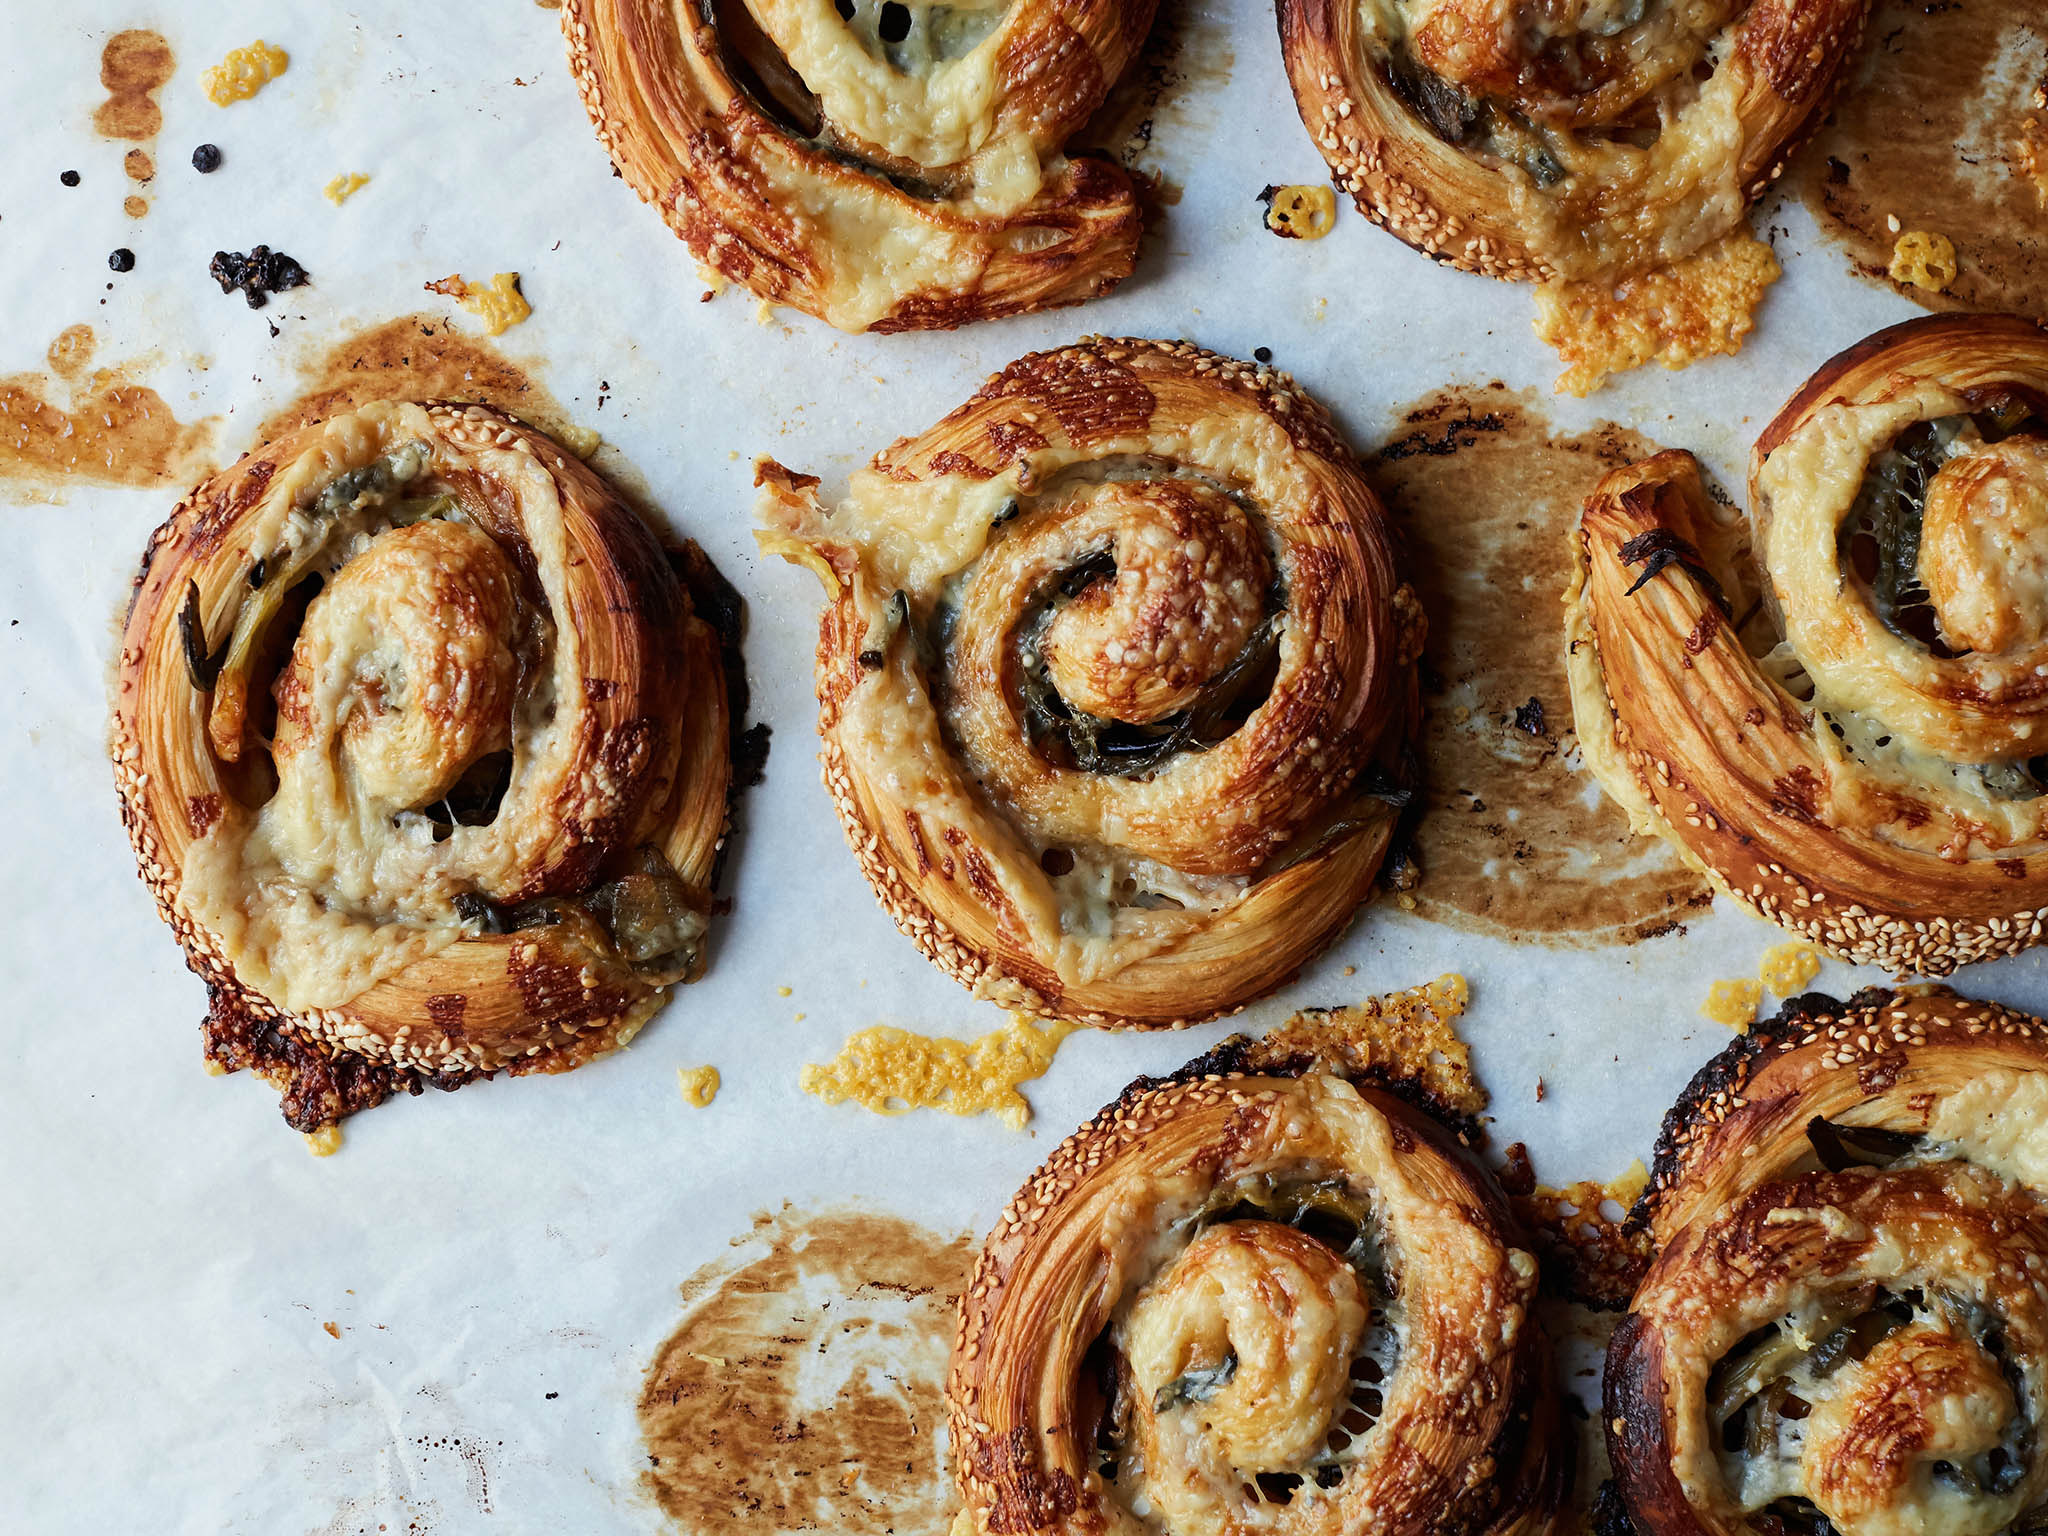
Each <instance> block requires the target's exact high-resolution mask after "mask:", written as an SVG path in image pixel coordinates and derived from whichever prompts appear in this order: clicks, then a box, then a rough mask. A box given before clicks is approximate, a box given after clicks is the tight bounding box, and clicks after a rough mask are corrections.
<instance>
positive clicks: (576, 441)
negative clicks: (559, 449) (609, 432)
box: [555, 422, 604, 459]
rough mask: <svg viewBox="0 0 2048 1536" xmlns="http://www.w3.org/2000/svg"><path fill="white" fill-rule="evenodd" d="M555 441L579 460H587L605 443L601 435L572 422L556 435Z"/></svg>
mask: <svg viewBox="0 0 2048 1536" xmlns="http://www.w3.org/2000/svg"><path fill="white" fill-rule="evenodd" d="M555 441H556V442H558V443H560V444H561V445H562V446H563V447H564V448H566V449H568V450H569V451H570V452H571V453H573V454H575V455H576V457H577V458H579V459H587V458H589V457H590V456H591V455H592V454H593V453H595V452H597V450H598V448H599V446H600V445H601V444H602V443H603V442H604V438H603V437H602V436H601V435H600V434H599V433H596V432H593V431H592V430H591V429H590V428H588V427H579V426H577V425H575V424H574V423H573V422H572V423H570V424H569V425H568V426H565V427H562V428H560V429H559V430H558V431H557V432H556V433H555Z"/></svg>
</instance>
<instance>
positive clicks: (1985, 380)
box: [1568, 317, 2048, 974]
mask: <svg viewBox="0 0 2048 1536" xmlns="http://www.w3.org/2000/svg"><path fill="white" fill-rule="evenodd" d="M1750 503H1751V509H1752V511H1751V517H1752V525H1753V531H1754V536H1755V548H1756V559H1757V563H1758V565H1759V566H1760V568H1761V574H1762V577H1763V580H1764V584H1765V590H1764V601H1763V606H1762V607H1761V608H1760V609H1759V610H1757V611H1754V612H1737V611H1735V608H1734V605H1733V604H1732V603H1731V602H1730V601H1729V599H1728V596H1727V594H1728V593H1729V592H1732V591H1734V590H1735V585H1734V583H1735V582H1736V580H1737V577H1738V575H1739V572H1737V571H1736V570H1735V569H1734V568H1733V567H1732V565H1731V564H1730V563H1729V562H1727V561H1725V560H1722V559H1719V558H1718V557H1717V556H1716V554H1715V553H1714V545H1715V543H1716V540H1717V537H1718V535H1717V521H1718V520H1717V519H1716V518H1715V516H1714V514H1713V511H1712V509H1711V508H1710V507H1709V505H1708V502H1707V500H1706V498H1705V496H1704V495H1703V494H1702V491H1701V488H1700V482H1699V477H1698V473H1697V468H1696V466H1695V465H1694V464H1693V462H1692V460H1691V458H1690V456H1688V455H1686V454H1682V453H1665V454H1660V455H1658V456H1657V457H1655V458H1652V459H1649V460H1647V461H1645V462H1644V463H1641V464H1637V465H1633V466H1631V467H1629V468H1627V469H1624V470H1620V471H1617V472H1616V473H1614V474H1612V475H1610V476H1608V477H1607V478H1606V479H1605V480H1603V481H1602V482H1601V483H1600V485H1599V487H1598V488H1597V489H1596V490H1595V492H1594V494H1593V495H1592V497H1591V498H1589V500H1588V501H1587V504H1586V510H1585V515H1584V518H1583V521H1582V524H1581V527H1580V530H1579V533H1578V556H1579V561H1580V570H1579V576H1578V580H1577V582H1576V584H1575V586H1574V588H1573V591H1572V594H1571V598H1570V602H1569V608H1570V617H1569V620H1568V624H1569V628H1570V632H1571V637H1572V641H1573V655H1572V681H1573V693H1574V701H1575V704H1576V709H1577V717H1578V727H1579V734H1580V738H1581V740H1582V741H1584V742H1585V743H1586V747H1587V757H1588V761H1589V762H1590V763H1591V764H1592V765H1593V767H1594V769H1595V771H1596V772H1597V773H1598V774H1599V775H1600V778H1601V781H1602V783H1603V784H1605V785H1606V787H1607V789H1608V792H1609V793H1610V794H1612V795H1613V796H1614V797H1615V798H1616V799H1617V800H1618V801H1620V802H1621V803H1622V804H1623V805H1624V806H1626V807H1628V808H1629V809H1630V810H1631V812H1632V813H1633V814H1634V815H1635V816H1636V818H1637V820H1638V822H1639V823H1640V824H1641V825H1643V826H1644V827H1646V828H1650V829H1654V830H1656V831H1659V832H1661V833H1663V834H1664V835H1665V836H1667V837H1670V838H1672V839H1673V840H1674V841H1675V842H1676V843H1677V844H1678V845H1679V846H1680V847H1681V848H1682V849H1684V850H1685V851H1686V852H1687V853H1688V854H1689V855H1690V856H1691V857H1692V858H1693V859H1694V860H1695V861H1696V862H1698V863H1699V864H1700V865H1701V866H1702V867H1703V868H1704V869H1705V870H1706V872H1707V873H1708V874H1709V875H1711V876H1712V877H1713V878H1714V880H1715V882H1716V884H1717V885H1718V886H1719V887H1720V888H1721V889H1722V890H1724V891H1725V892H1727V893H1728V894H1730V895H1732V896H1733V897H1735V898H1736V899H1737V900H1739V901H1742V902H1744V903H1745V904H1747V905H1749V906H1752V907H1754V908H1755V909H1756V910H1758V911H1760V912H1762V913H1763V914H1764V915H1765V916H1767V917H1769V918H1771V919H1773V920H1774V921H1776V922H1778V923H1780V924H1782V925H1784V926H1785V927H1787V928H1790V929H1793V930H1795V931H1797V932H1799V933H1802V934H1804V935H1805V936H1806V937H1807V938H1809V939H1811V940H1813V941H1814V942H1815V943H1817V944H1820V945H1822V946H1823V947H1825V948H1826V949H1828V950H1830V951H1832V952H1833V953H1835V954H1837V955H1840V956H1843V957H1844V958H1847V959H1850V960H1854V961H1858V962H1863V963H1870V964H1878V965H1885V966H1889V967H1892V968H1894V969H1895V970H1898V971H1902V972H1918V973H1924V974H1941V973H1943V972H1946V971H1949V970H1952V969H1953V968H1954V967H1956V966H1958V965H1961V964H1964V963H1966V962H1968V961H1971V960H1976V959H1981V958H1984V957H1986V956H1990V955H1997V954H2010V953H2013V952H2015V951H2017V950H2019V949H2022V948H2025V947H2026V946H2028V945H2030V944H2033V943H2035V942H2037V941H2038V940H2039V938H2040V936H2041V922H2042V919H2043V918H2044V917H2048V333H2044V332H2042V331H2041V330H2040V329H2039V328H2038V327H2036V326H2034V325H2033V324H2031V323H2030V322H2027V321H2024V320H2018V319H2012V318H2003V317H1975V318H1937V319H1927V320H1919V321H1912V322H1909V323H1908V324H1906V325H1902V326H1896V327H1894V328H1892V329H1891V330H1888V331H1883V332H1880V333H1879V334H1877V335H1876V336H1873V337H1871V338H1870V339H1869V340H1867V341H1865V342H1863V343H1861V344H1859V345H1858V346H1856V347H1853V348H1851V349H1850V350H1849V351H1847V352H1845V353H1843V354H1842V355H1841V356H1840V357H1838V358H1836V359H1834V361H1832V362H1830V363H1829V364H1828V365H1827V366H1826V367H1825V368H1823V369H1822V370H1821V371H1820V373H1819V374H1817V375H1816V376H1815V377H1814V379H1813V380H1812V381H1811V382H1810V383H1809V384H1808V385H1807V386H1806V387H1805V388H1804V389H1803V390H1801V391H1800V393H1799V394H1798V396H1797V397H1795V398H1794V400H1793V401H1792V402H1791V404H1789V405H1788V406H1787V407H1786V408H1785V409H1784V410H1783V411H1782V412H1780V413H1779V415H1778V417H1777V419H1776V420H1775V421H1773V422H1772V423H1771V425H1770V426H1769V427H1768V428H1767V429H1766V430H1765V432H1764V434H1763V436H1762V438H1761V439H1760V440H1759V442H1758V444H1757V448H1756V454H1755V457H1754V459H1753V461H1752V468H1751V475H1750ZM1721 542H1723V543H1725V542H1726V541H1725V540H1722V541H1721Z"/></svg>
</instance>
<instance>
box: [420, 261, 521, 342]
mask: <svg viewBox="0 0 2048 1536" xmlns="http://www.w3.org/2000/svg"><path fill="white" fill-rule="evenodd" d="M427 292H429V293H442V294H446V295H447V296H448V297H449V298H451V299H453V300H454V301H455V302H456V303H458V304H460V305H461V306H462V307H463V308H464V309H466V310H468V311H469V312H470V313H471V314H473V315H475V316H476V317H477V318H478V319H480V320H482V321H483V323H484V334H485V335H486V336H501V335H503V334H504V333H505V332H506V331H507V330H509V329H510V328H511V327H513V326H515V325H518V324H519V323H520V322H521V321H522V320H524V319H526V317H527V316H529V315H531V314H532V313H533V306H532V305H531V304H529V303H527V302H526V295H525V294H523V293H521V292H520V291H519V274H518V273H517V272H500V273H498V274H496V275H495V276H493V277H492V278H491V280H490V282H489V284H488V285H486V286H483V287H473V286H471V285H470V284H469V283H467V282H465V281H464V280H463V278H462V277H461V275H460V274H454V275H451V276H448V277H444V278H442V279H440V280H439V281H438V282H432V283H428V284H427Z"/></svg>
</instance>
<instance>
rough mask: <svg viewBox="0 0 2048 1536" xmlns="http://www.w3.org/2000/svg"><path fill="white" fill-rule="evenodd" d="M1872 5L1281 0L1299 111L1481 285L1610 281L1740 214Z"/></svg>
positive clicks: (1723, 230) (1788, 147)
mask: <svg viewBox="0 0 2048 1536" xmlns="http://www.w3.org/2000/svg"><path fill="white" fill-rule="evenodd" d="M1867 9H1868V0H1753V3H1744V0H1280V35H1281V42H1282V46H1283V48H1284V49H1285V52H1286V57H1287V71H1288V75H1289V77H1290V79H1291V80H1292V81H1293V84H1294V97H1295V102H1296V104H1297V105H1298V106H1299V108H1300V109H1301V116H1302V120H1303V121H1304V122H1305V123H1306V124H1307V126H1308V130H1309V133H1310V135H1311V136H1312V137H1313V138H1314V139H1315V141H1316V144H1317V147H1318V148H1320V149H1321V150H1322V153H1323V157H1324V158H1325V159H1326V160H1328V161H1329V163H1330V169H1331V171H1332V172H1333V173H1334V174H1335V176H1336V180H1337V184H1338V186H1339V188H1340V189H1342V190H1345V191H1348V192H1350V193H1351V194H1352V196H1353V197H1354V198H1356V200H1357V202H1358V207H1359V210H1360V212H1362V213H1364V214H1365V215H1366V216H1367V217H1368V218H1370V219H1372V220H1374V221H1375V222H1376V223H1378V224H1380V225H1382V226H1383V227H1385V228H1386V229H1387V230H1389V231H1390V232H1392V233H1393V234H1395V235H1398V236H1399V237H1400V238H1401V239H1403V240H1405V241H1407V242H1408V243H1409V244H1410V245H1413V246H1415V247H1416V248H1417V249H1419V250H1421V251H1423V252H1425V253H1427V254H1428V255H1430V256H1432V257H1434V258H1436V259H1437V260H1439V261H1447V262H1450V263H1452V264H1453V265H1455V266H1458V267H1462V268H1464V269H1465V270H1466V271H1469V272H1479V273H1483V274H1484V275H1486V276H1488V277H1501V278H1519V279H1535V280H1538V281H1551V280H1555V279H1574V278H1595V277H1599V278H1615V277H1621V276H1625V275H1627V274H1629V273H1632V272H1639V271H1643V270H1645V269H1647V268H1651V267H1658V266H1663V265H1665V264H1667V263H1670V262H1674V261H1677V260H1678V259H1680V258H1682V257H1685V256H1689V255H1691V254H1692V253H1693V252H1695V251H1698V250H1700V249H1701V248H1703V247H1704V246H1707V245H1709V244H1711V243H1712V242H1713V241H1715V240H1718V239H1720V238H1721V237H1722V236H1724V235H1727V234H1729V233H1730V232H1731V231H1733V230H1735V229H1737V228H1738V227H1739V226H1740V224H1741V223H1742V219H1743V214H1744V211H1745V210H1746V209H1747V207H1748V205H1749V202H1750V200H1751V199H1752V198H1754V197H1756V196H1757V194H1758V193H1759V192H1760V191H1761V190H1762V189H1763V188H1764V187H1765V186H1766V185H1767V184H1768V183H1769V182H1770V181H1772V180H1773V179H1775V178H1776V176H1777V175H1778V173H1779V171H1780V170H1781V169H1782V168H1783V166H1784V164H1785V161H1786V160H1787V159H1788V158H1789V157H1790V155H1791V153H1792V151H1793V150H1794V149H1796V148H1797V147H1798V145H1799V143H1800V142H1801V141H1802V140H1803V138H1804V137H1805V135H1806V133H1807V132H1808V131H1809V130H1810V129H1811V128H1812V127H1813V126H1814V125H1815V124H1816V122H1817V121H1818V118H1819V115H1820V114H1821V113H1822V112H1823V111H1824V110H1825V108H1826V105H1827V102H1828V99H1829V97H1830V96H1831V95H1832V93H1833V92H1834V89H1835V87H1836V85H1837V83H1838V81H1839V79H1840V78H1841V75H1842V71H1843V68H1844V66H1845V65H1846V64H1847V62H1848V61H1849V59H1850V58H1851V56H1852V55H1853V52H1854V50H1855V47H1856V43H1857V40H1858V38H1859V36H1860V34H1861V32H1862V28H1863V22H1864V16H1865V12H1866V10H1867Z"/></svg>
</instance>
